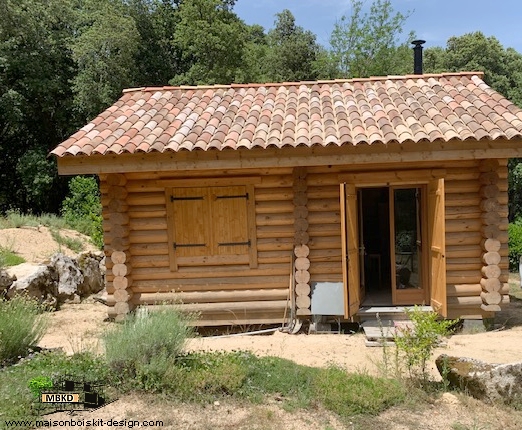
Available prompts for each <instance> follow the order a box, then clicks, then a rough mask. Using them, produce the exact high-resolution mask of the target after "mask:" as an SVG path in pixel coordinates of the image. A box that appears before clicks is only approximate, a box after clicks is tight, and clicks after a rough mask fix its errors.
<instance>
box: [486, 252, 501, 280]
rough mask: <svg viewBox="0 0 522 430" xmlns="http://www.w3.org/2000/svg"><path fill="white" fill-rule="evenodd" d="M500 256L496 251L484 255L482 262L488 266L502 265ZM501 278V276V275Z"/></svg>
mask: <svg viewBox="0 0 522 430" xmlns="http://www.w3.org/2000/svg"><path fill="white" fill-rule="evenodd" d="M500 260H501V258H500V254H499V253H498V252H496V251H489V252H486V253H484V254H482V262H483V263H484V264H488V265H498V264H500ZM499 276H500V275H499Z"/></svg>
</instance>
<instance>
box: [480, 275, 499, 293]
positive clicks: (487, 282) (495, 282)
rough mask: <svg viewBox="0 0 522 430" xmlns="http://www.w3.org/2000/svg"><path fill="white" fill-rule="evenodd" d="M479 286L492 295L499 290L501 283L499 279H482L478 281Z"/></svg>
mask: <svg viewBox="0 0 522 430" xmlns="http://www.w3.org/2000/svg"><path fill="white" fill-rule="evenodd" d="M480 286H481V287H482V289H483V290H484V291H486V292H488V293H493V292H495V291H500V290H501V288H502V283H501V282H500V279H499V278H482V279H481V280H480Z"/></svg>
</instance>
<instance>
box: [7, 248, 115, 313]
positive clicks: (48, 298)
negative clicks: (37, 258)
mask: <svg viewBox="0 0 522 430" xmlns="http://www.w3.org/2000/svg"><path fill="white" fill-rule="evenodd" d="M8 273H9V275H11V276H14V277H15V279H16V281H14V282H13V283H12V284H11V286H10V287H9V289H8V291H7V297H8V298H11V297H14V296H15V295H21V294H24V295H28V296H30V297H34V298H36V299H37V300H38V301H39V302H40V303H43V304H46V305H47V306H48V307H56V306H57V305H59V304H61V303H67V302H79V301H80V299H81V298H83V297H86V296H89V295H91V294H95V293H97V292H99V291H101V290H103V288H104V286H105V260H104V256H103V255H102V254H101V253H91V252H86V253H82V254H80V255H79V256H78V257H77V258H74V257H68V256H66V255H64V254H61V253H58V254H55V255H53V257H52V258H51V262H50V263H49V264H48V265H32V264H29V263H23V264H19V265H18V266H14V267H12V268H9V269H8ZM0 291H1V290H0Z"/></svg>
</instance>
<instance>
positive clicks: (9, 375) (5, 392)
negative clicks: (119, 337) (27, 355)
mask: <svg viewBox="0 0 522 430" xmlns="http://www.w3.org/2000/svg"><path fill="white" fill-rule="evenodd" d="M65 376H68V377H72V378H74V379H77V380H85V381H101V382H106V381H107V382H109V373H108V371H107V368H106V366H105V365H104V363H103V361H102V359H101V358H99V357H95V356H93V355H91V354H75V355H72V356H67V355H66V354H65V353H63V352H45V353H37V354H35V356H34V357H33V358H31V359H29V360H22V361H21V362H20V363H19V364H18V365H17V366H9V367H6V368H4V369H2V371H0V401H1V403H2V407H1V413H2V420H5V419H13V420H16V419H18V420H31V419H32V420H34V419H36V418H38V415H39V412H40V410H39V409H38V408H36V407H35V405H38V404H37V403H36V401H35V394H36V393H35V391H34V389H33V388H32V387H31V386H30V385H39V386H40V387H42V386H43V385H45V386H47V384H48V382H47V381H49V380H51V381H55V380H60V379H62V378H63V377H65ZM32 381H40V382H33V383H32V384H31V382H32ZM34 388H36V387H34Z"/></svg>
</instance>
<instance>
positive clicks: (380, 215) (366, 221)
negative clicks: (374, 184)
mask: <svg viewBox="0 0 522 430" xmlns="http://www.w3.org/2000/svg"><path fill="white" fill-rule="evenodd" d="M358 194H359V196H358V201H359V220H358V221H359V222H358V225H359V233H360V237H359V244H360V253H361V254H362V255H361V257H362V258H361V270H360V274H361V285H364V290H365V295H364V301H363V305H366V306H385V305H391V304H392V290H391V265H390V263H391V255H390V197H389V196H390V189H389V188H388V187H381V188H361V189H359V192H358Z"/></svg>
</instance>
